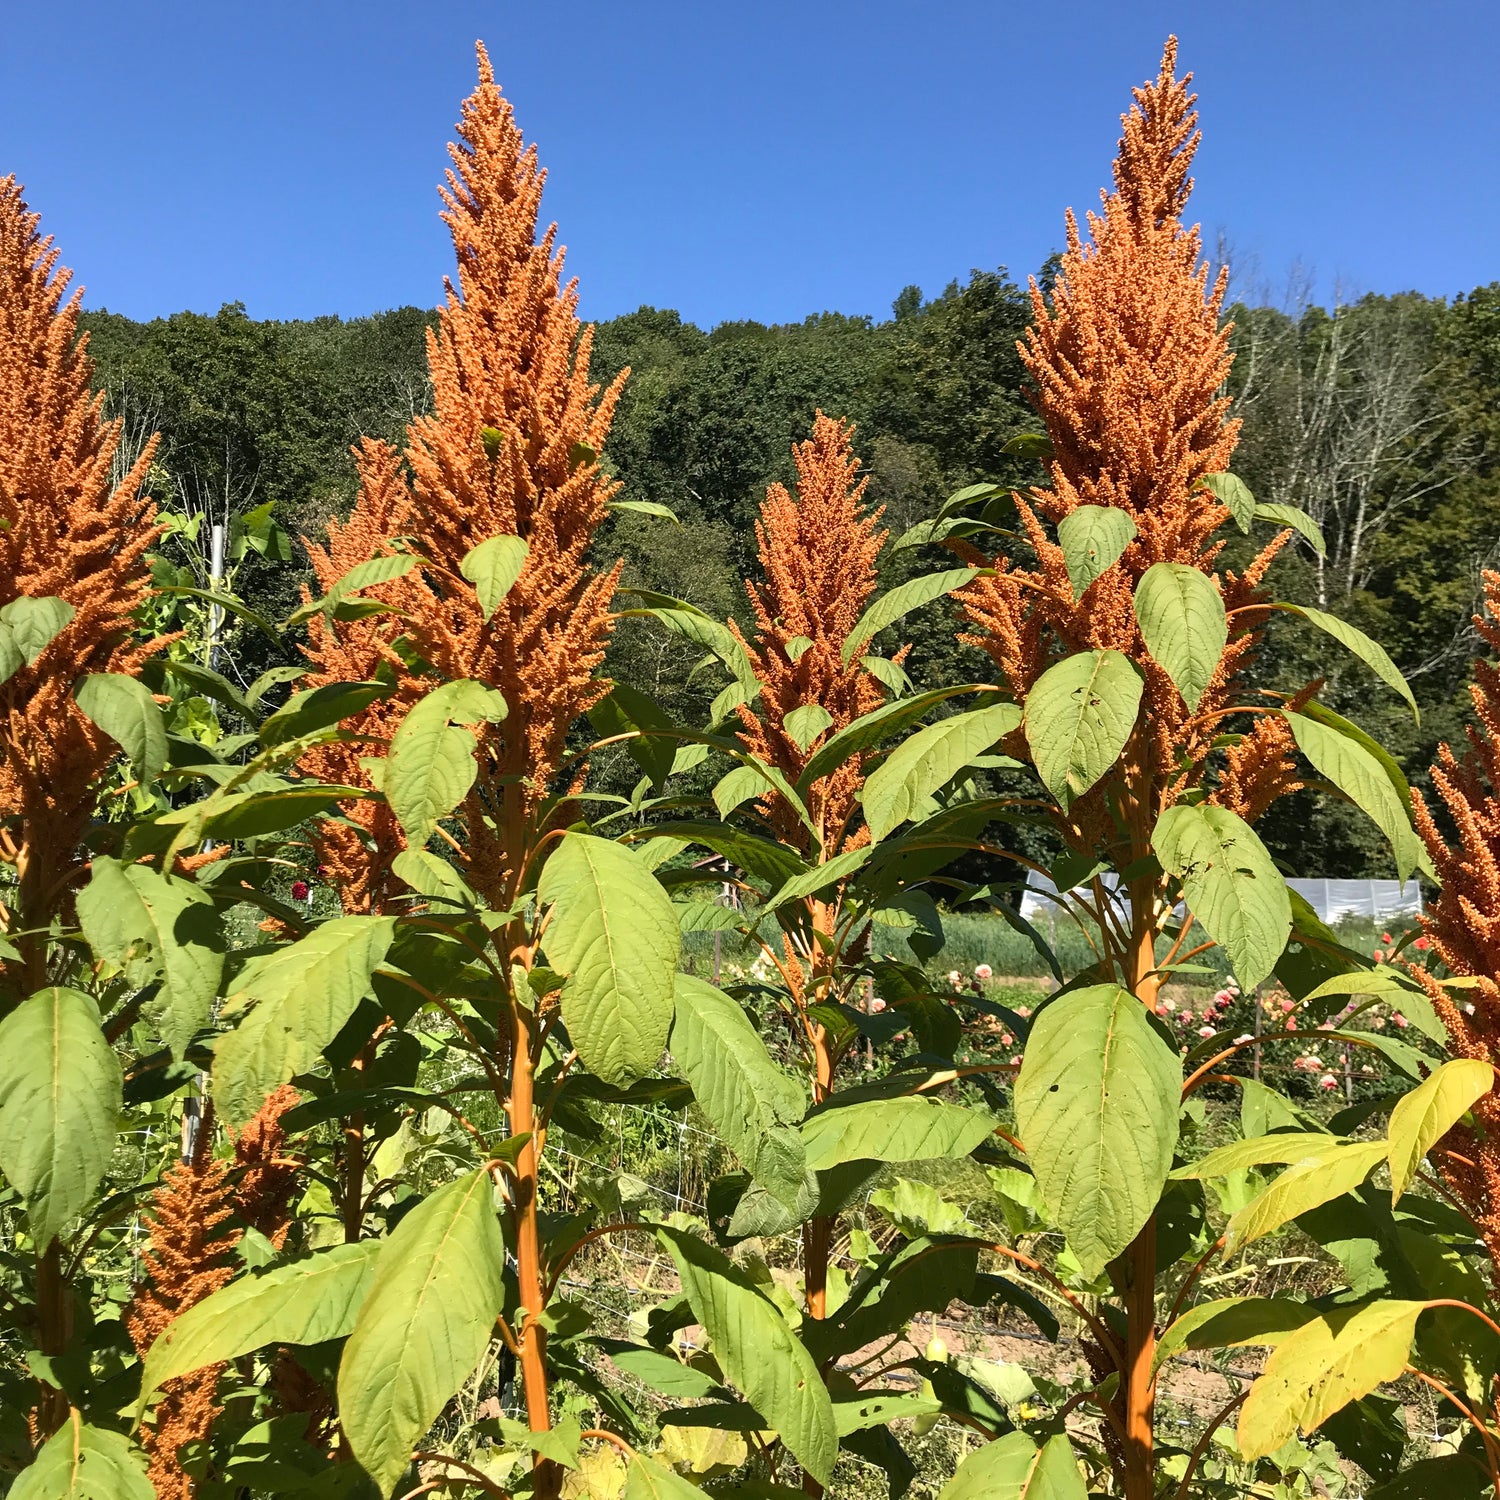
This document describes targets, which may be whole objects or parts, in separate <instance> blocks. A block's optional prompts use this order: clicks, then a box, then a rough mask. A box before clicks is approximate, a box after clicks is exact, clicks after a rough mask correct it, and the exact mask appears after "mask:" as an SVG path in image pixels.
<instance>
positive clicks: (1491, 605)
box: [1412, 572, 1500, 1284]
mask: <svg viewBox="0 0 1500 1500" xmlns="http://www.w3.org/2000/svg"><path fill="white" fill-rule="evenodd" d="M1484 593H1485V609H1486V617H1481V618H1478V619H1476V620H1475V622H1474V623H1475V625H1476V626H1477V627H1478V630H1479V634H1480V637H1481V639H1482V640H1483V641H1484V643H1485V645H1486V646H1487V647H1488V648H1489V649H1490V650H1491V651H1492V652H1495V653H1497V654H1500V573H1492V572H1487V573H1486V574H1485V575H1484ZM1469 692H1470V696H1471V697H1472V698H1473V701H1474V713H1475V718H1476V719H1477V720H1478V724H1477V725H1476V726H1472V727H1470V729H1469V731H1468V744H1467V746H1466V747H1465V748H1464V753H1463V754H1462V755H1461V756H1459V755H1455V754H1454V753H1453V751H1452V749H1450V748H1449V746H1447V745H1442V746H1440V747H1439V749H1438V758H1437V764H1436V765H1434V766H1433V768H1432V784H1433V787H1434V789H1435V790H1436V793H1437V796H1438V799H1439V800H1440V801H1441V802H1442V805H1443V807H1444V808H1445V809H1446V811H1447V814H1448V817H1449V818H1450V819H1451V821H1452V824H1453V827H1454V828H1455V830H1456V831H1457V835H1458V837H1457V841H1456V842H1455V843H1454V844H1453V845H1451V846H1450V845H1449V843H1448V841H1447V840H1446V839H1445V838H1444V837H1443V834H1442V831H1441V830H1440V829H1439V828H1438V825H1437V820H1436V818H1435V817H1434V814H1433V811H1432V809H1431V808H1430V807H1429V806H1428V803H1427V801H1426V799H1425V798H1424V797H1423V796H1422V793H1421V792H1420V791H1416V792H1413V794H1412V800H1413V802H1414V804H1415V812H1416V826H1417V832H1418V833H1419V834H1420V835H1421V836H1422V841H1423V843H1425V844H1426V846H1427V852H1428V853H1429V854H1430V855H1431V856H1432V863H1433V866H1434V868H1435V870H1436V873H1437V878H1438V879H1439V880H1440V881H1441V882H1442V885H1441V888H1440V889H1439V891H1438V893H1437V895H1436V896H1435V897H1434V898H1433V900H1432V901H1431V902H1430V903H1429V904H1428V907H1427V910H1426V912H1425V913H1424V914H1423V916H1422V919H1421V921H1422V927H1423V929H1424V931H1425V933H1426V936H1427V938H1428V940H1429V941H1430V943H1431V945H1432V948H1433V950H1434V951H1435V952H1436V954H1437V956H1438V957H1439V958H1440V959H1441V960H1442V961H1443V963H1444V964H1446V965H1447V968H1448V971H1449V973H1450V974H1452V975H1454V976H1455V977H1459V978H1463V979H1468V980H1471V981H1473V984H1472V987H1470V988H1465V989H1463V990H1462V991H1459V992H1457V993H1455V992H1453V991H1450V990H1447V989H1445V988H1444V987H1443V985H1442V984H1441V983H1440V982H1439V981H1438V978H1437V977H1436V975H1434V974H1433V973H1432V972H1430V971H1429V970H1428V969H1427V968H1426V967H1425V966H1420V965H1416V966H1413V969H1412V972H1413V973H1414V974H1415V975H1416V977H1417V978H1418V979H1419V980H1420V981H1421V983H1422V986H1423V988H1424V989H1425V990H1426V991H1427V994H1428V997H1429V998H1430V999H1431V1001H1432V1005H1433V1009H1434V1010H1436V1011H1437V1013H1438V1016H1439V1017H1440V1018H1441V1020H1442V1022H1443V1025H1444V1026H1446V1027H1447V1028H1448V1037H1449V1046H1450V1048H1451V1050H1452V1051H1453V1053H1454V1054H1455V1055H1456V1056H1459V1057H1472V1058H1478V1059H1479V1060H1480V1061H1482V1062H1488V1063H1496V1064H1500V666H1497V665H1496V664H1495V663H1494V662H1488V661H1479V662H1476V663H1475V664H1474V681H1473V683H1472V684H1471V685H1470V688H1469ZM1474 1118H1475V1123H1476V1125H1477V1127H1478V1128H1477V1130H1474V1129H1470V1128H1469V1127H1467V1126H1459V1127H1457V1128H1456V1129H1455V1130H1454V1132H1453V1134H1452V1135H1451V1136H1450V1137H1449V1138H1448V1139H1449V1142H1450V1143H1452V1144H1454V1145H1455V1146H1456V1147H1457V1149H1456V1150H1455V1151H1452V1152H1450V1151H1445V1150H1443V1149H1442V1148H1441V1147H1439V1149H1438V1150H1437V1151H1436V1152H1435V1154H1434V1160H1435V1161H1436V1162H1437V1164H1438V1167H1439V1169H1440V1170H1441V1172H1442V1174H1443V1176H1444V1178H1445V1179H1446V1180H1447V1182H1448V1185H1449V1186H1450V1187H1451V1188H1452V1189H1453V1191H1454V1193H1455V1194H1456V1195H1457V1196H1458V1198H1459V1199H1460V1200H1461V1201H1462V1203H1463V1205H1464V1207H1465V1208H1466V1209H1467V1210H1468V1212H1469V1215H1470V1217H1471V1218H1472V1219H1473V1220H1474V1223H1475V1224H1476V1225H1477V1226H1478V1228H1479V1231H1480V1233H1481V1234H1482V1235H1483V1236H1484V1242H1485V1247H1486V1248H1487V1249H1488V1251H1489V1254H1490V1260H1491V1261H1492V1262H1493V1263H1494V1267H1495V1270H1494V1272H1493V1275H1494V1277H1495V1280H1496V1282H1497V1284H1500V1093H1496V1092H1494V1091H1491V1092H1490V1093H1488V1094H1486V1095H1485V1097H1484V1098H1483V1099H1481V1100H1480V1101H1479V1103H1478V1104H1476V1105H1475V1106H1474Z"/></svg>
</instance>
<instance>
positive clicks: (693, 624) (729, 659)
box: [619, 588, 760, 702]
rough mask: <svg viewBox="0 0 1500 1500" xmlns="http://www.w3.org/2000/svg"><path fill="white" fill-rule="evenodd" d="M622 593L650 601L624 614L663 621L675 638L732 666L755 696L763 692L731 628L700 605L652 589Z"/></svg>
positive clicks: (624, 610) (736, 674) (730, 667)
mask: <svg viewBox="0 0 1500 1500" xmlns="http://www.w3.org/2000/svg"><path fill="white" fill-rule="evenodd" d="M619 593H621V594H634V595H635V596H636V597H637V598H638V599H644V600H646V601H648V602H647V605H646V607H645V608H642V609H623V610H621V611H620V613H621V614H622V615H650V616H651V617H652V618H653V619H657V620H660V621H661V623H662V624H663V625H665V626H666V627H667V629H668V630H670V631H671V632H672V633H673V635H676V636H679V637H680V638H681V639H683V640H685V641H689V642H691V643H692V644H693V645H695V646H702V647H703V648H704V649H705V650H708V651H711V652H712V653H713V654H714V656H715V657H717V658H718V660H719V661H720V662H722V663H723V665H724V666H726V667H728V669H729V671H730V673H731V674H732V675H733V677H734V679H735V681H736V682H738V683H740V684H741V685H742V686H743V687H745V688H746V689H747V691H748V692H749V694H750V696H751V697H753V696H754V695H755V694H756V693H758V692H759V691H760V683H759V681H758V680H757V678H756V676H755V668H754V667H753V666H752V665H751V662H750V657H749V656H748V654H747V653H746V651H745V647H744V644H743V643H742V642H741V641H740V640H739V639H738V638H737V637H736V636H735V634H734V632H733V631H732V630H730V629H729V628H728V627H727V626H725V625H721V624H720V623H719V622H718V621H717V620H714V619H710V618H709V616H708V615H706V614H704V613H703V611H702V610H701V609H699V608H697V606H696V605H692V604H688V603H686V602H685V601H684V600H681V599H673V598H670V597H668V596H667V595H666V594H658V593H655V592H653V591H652V590H650V589H641V588H622V589H620V590H619ZM744 701H747V702H748V701H749V700H748V699H746V700H744Z"/></svg>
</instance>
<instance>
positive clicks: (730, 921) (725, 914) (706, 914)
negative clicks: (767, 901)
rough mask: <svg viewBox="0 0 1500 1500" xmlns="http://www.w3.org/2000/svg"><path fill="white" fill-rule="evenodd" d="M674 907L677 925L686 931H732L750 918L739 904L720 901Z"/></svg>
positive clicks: (677, 903)
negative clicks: (726, 904)
mask: <svg viewBox="0 0 1500 1500" xmlns="http://www.w3.org/2000/svg"><path fill="white" fill-rule="evenodd" d="M672 909H673V911H675V912H676V913H677V925H678V926H679V927H680V928H681V929H682V930H683V931H684V932H732V931H734V929H735V928H736V927H743V926H744V925H745V923H746V922H747V921H748V920H749V919H748V918H747V917H746V916H745V913H744V912H742V911H741V910H740V909H739V908H738V907H737V906H725V905H723V904H722V903H721V902H718V901H682V902H673V904H672ZM679 1003H681V1002H680V1001H679Z"/></svg>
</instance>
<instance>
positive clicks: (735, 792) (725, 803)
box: [713, 765, 771, 818]
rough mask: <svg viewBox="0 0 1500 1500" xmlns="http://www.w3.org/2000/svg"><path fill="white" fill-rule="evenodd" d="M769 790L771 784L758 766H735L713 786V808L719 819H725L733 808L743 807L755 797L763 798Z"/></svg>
mask: <svg viewBox="0 0 1500 1500" xmlns="http://www.w3.org/2000/svg"><path fill="white" fill-rule="evenodd" d="M770 790H771V782H770V781H769V780H768V779H767V778H766V776H765V775H764V774H763V773H762V772H761V770H760V768H759V766H756V765H745V766H736V767H735V768H734V769H733V770H732V771H728V772H726V773H725V774H724V775H723V776H721V777H720V778H719V780H718V782H717V783H716V784H715V786H714V790H713V799H714V806H715V807H717V808H718V809H719V816H720V817H721V818H727V817H728V816H729V815H730V813H732V812H733V811H734V810H735V808H737V807H742V806H744V804H745V803H746V802H749V801H751V800H752V799H754V798H756V797H761V796H764V795H765V793H767V792H768V791H770Z"/></svg>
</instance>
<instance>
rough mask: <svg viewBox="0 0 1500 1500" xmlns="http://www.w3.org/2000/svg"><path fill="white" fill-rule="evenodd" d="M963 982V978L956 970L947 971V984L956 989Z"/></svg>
mask: <svg viewBox="0 0 1500 1500" xmlns="http://www.w3.org/2000/svg"><path fill="white" fill-rule="evenodd" d="M963 982H964V976H963V975H962V974H960V973H959V972H958V970H957V969H949V970H948V983H949V984H951V985H952V986H953V988H954V989H957V988H958V987H959V985H961V984H962V983H963Z"/></svg>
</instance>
